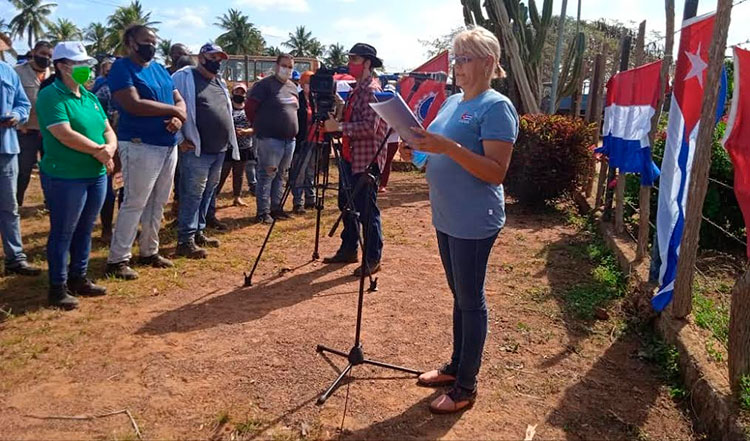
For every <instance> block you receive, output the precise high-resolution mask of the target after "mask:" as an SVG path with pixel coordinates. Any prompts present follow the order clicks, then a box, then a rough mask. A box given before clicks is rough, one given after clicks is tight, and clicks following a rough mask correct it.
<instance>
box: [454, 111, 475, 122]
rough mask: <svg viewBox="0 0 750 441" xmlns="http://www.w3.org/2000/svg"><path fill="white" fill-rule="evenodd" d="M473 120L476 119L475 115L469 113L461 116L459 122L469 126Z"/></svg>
mask: <svg viewBox="0 0 750 441" xmlns="http://www.w3.org/2000/svg"><path fill="white" fill-rule="evenodd" d="M472 119H474V115H472V114H471V113H469V112H464V114H463V115H461V118H460V119H459V120H458V121H459V122H462V123H464V124H469V123H470V122H471V120H472Z"/></svg>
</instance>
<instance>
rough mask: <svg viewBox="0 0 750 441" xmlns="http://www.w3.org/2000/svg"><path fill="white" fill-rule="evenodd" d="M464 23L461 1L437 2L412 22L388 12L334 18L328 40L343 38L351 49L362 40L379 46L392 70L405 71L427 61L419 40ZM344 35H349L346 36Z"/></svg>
mask: <svg viewBox="0 0 750 441" xmlns="http://www.w3.org/2000/svg"><path fill="white" fill-rule="evenodd" d="M462 25H463V14H462V12H461V3H459V2H457V1H454V0H444V1H441V2H437V1H435V2H433V3H432V4H431V5H430V7H429V8H424V9H423V10H421V11H420V13H419V14H418V15H415V16H414V18H413V20H411V23H410V25H409V26H403V25H402V24H399V25H397V24H395V23H394V20H393V18H392V17H390V16H389V15H387V14H385V13H377V14H373V15H369V16H368V17H367V18H359V19H357V20H352V19H350V18H342V19H339V20H336V21H335V22H333V24H332V26H331V28H332V30H333V34H331V33H329V34H327V35H326V38H324V41H325V42H336V41H338V42H340V43H342V44H343V45H344V46H345V47H346V48H347V49H348V48H349V47H351V45H353V44H354V43H356V42H358V41H361V42H365V43H370V44H372V45H373V46H375V48H376V49H377V50H378V56H379V57H381V58H382V59H383V61H384V63H385V66H386V69H387V70H388V71H405V70H409V69H412V68H414V67H416V66H419V65H420V64H422V63H423V62H425V61H427V56H426V48H425V47H424V46H422V44H421V43H420V42H419V40H429V39H432V38H436V37H438V36H442V35H445V34H447V33H449V32H450V31H451V30H452V29H454V28H456V27H459V26H462ZM342 36H347V37H346V39H343V38H342Z"/></svg>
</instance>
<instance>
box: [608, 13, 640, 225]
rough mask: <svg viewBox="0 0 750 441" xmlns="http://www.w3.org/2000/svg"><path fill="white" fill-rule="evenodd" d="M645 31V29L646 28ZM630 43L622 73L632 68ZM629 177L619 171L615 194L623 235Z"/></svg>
mask: <svg viewBox="0 0 750 441" xmlns="http://www.w3.org/2000/svg"><path fill="white" fill-rule="evenodd" d="M644 29H645V28H644ZM630 41H631V38H630V37H629V36H628V37H625V42H624V43H623V45H622V58H621V59H620V72H623V71H626V70H628V68H629V67H630ZM626 178H627V175H626V174H625V173H623V172H622V171H620V170H619V169H618V170H617V188H616V192H615V231H617V232H618V233H623V232H624V231H625V219H624V216H625V182H626V180H627V179H626Z"/></svg>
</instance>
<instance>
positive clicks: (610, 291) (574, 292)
mask: <svg viewBox="0 0 750 441" xmlns="http://www.w3.org/2000/svg"><path fill="white" fill-rule="evenodd" d="M586 258H587V260H588V261H589V262H590V263H591V264H592V265H593V269H592V270H591V280H589V281H586V282H585V283H581V284H578V285H576V286H574V287H572V288H570V289H569V290H568V292H567V293H566V294H565V303H566V308H567V309H568V311H570V312H571V313H572V314H573V316H574V317H575V318H577V319H581V320H592V319H594V315H595V312H596V310H597V309H599V308H605V307H606V306H607V305H608V304H610V303H611V302H612V301H613V300H615V299H618V298H621V297H622V296H623V295H624V293H625V289H626V286H627V285H626V281H625V275H624V274H623V273H622V271H621V270H620V267H619V266H618V265H617V261H616V260H615V257H614V255H612V253H611V252H610V251H609V250H608V249H607V247H606V246H605V245H604V243H603V242H602V241H601V240H600V239H599V238H593V239H592V241H591V242H590V243H588V244H587V246H586Z"/></svg>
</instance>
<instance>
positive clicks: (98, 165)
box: [37, 41, 117, 309]
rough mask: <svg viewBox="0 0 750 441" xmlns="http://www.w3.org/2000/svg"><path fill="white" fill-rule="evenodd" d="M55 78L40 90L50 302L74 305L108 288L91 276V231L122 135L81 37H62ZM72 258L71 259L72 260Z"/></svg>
mask: <svg viewBox="0 0 750 441" xmlns="http://www.w3.org/2000/svg"><path fill="white" fill-rule="evenodd" d="M52 60H53V62H54V65H55V72H56V74H55V76H56V78H55V81H54V82H53V83H52V84H50V85H49V86H47V87H45V88H43V89H42V90H41V91H40V92H39V97H38V99H37V109H38V111H37V114H38V117H39V125H40V126H41V132H42V141H43V143H44V158H42V161H41V163H40V166H39V168H40V171H41V180H42V189H43V190H44V196H45V197H46V199H47V203H48V207H49V212H50V213H49V214H50V234H49V239H48V242H47V261H48V262H49V282H50V290H49V302H50V305H52V306H58V307H61V308H65V309H74V308H76V307H77V306H78V301H77V299H75V297H72V296H71V295H81V296H100V295H104V294H106V292H107V290H106V289H105V288H104V287H102V286H97V285H94V283H93V282H92V281H91V280H89V279H88V278H87V277H86V273H87V269H88V261H89V253H90V251H91V232H92V230H93V229H94V223H95V222H96V218H97V216H98V215H99V211H100V210H101V208H102V205H103V204H104V198H105V196H106V193H107V175H106V173H107V170H111V169H112V168H113V167H114V163H113V162H112V159H113V157H114V155H115V151H116V150H117V137H116V136H115V133H114V131H113V130H112V127H111V126H110V125H109V121H108V120H107V115H106V114H105V112H104V110H103V109H102V106H101V103H99V100H98V99H97V98H96V96H95V95H94V94H92V93H91V92H89V91H87V90H86V89H85V88H84V87H83V84H85V83H86V82H87V81H88V79H89V78H90V77H91V66H92V65H93V63H94V61H93V59H92V58H90V57H89V56H88V55H87V54H86V49H85V48H84V46H83V44H82V43H81V42H73V41H67V42H61V43H58V44H57V46H55V50H54V52H53V55H52ZM68 257H70V264H69V265H68Z"/></svg>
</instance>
